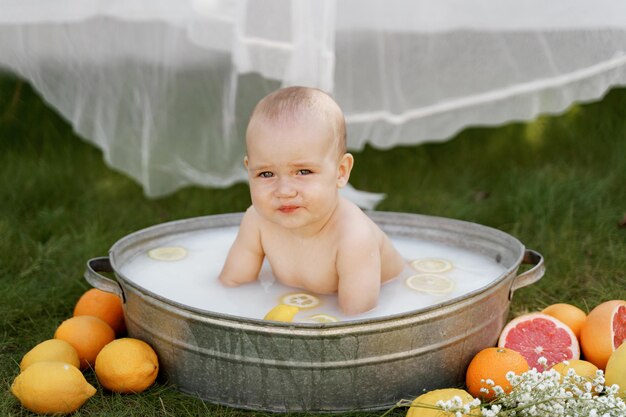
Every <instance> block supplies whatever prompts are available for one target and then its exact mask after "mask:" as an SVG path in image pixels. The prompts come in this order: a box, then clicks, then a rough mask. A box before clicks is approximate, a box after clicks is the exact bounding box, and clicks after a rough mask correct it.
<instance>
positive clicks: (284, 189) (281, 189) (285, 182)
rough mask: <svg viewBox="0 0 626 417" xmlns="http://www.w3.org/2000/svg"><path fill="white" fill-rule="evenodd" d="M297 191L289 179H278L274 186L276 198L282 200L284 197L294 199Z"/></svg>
mask: <svg viewBox="0 0 626 417" xmlns="http://www.w3.org/2000/svg"><path fill="white" fill-rule="evenodd" d="M297 193H298V191H297V190H296V187H295V186H294V184H293V181H291V179H290V178H284V177H283V178H280V179H279V180H278V184H277V186H276V196H278V197H281V198H284V197H294V196H295V195H296V194H297Z"/></svg>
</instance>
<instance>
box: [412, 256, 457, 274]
mask: <svg viewBox="0 0 626 417" xmlns="http://www.w3.org/2000/svg"><path fill="white" fill-rule="evenodd" d="M411 267H412V268H413V269H415V270H416V271H419V272H430V273H437V272H446V271H449V270H451V269H452V262H450V261H446V260H445V259H437V258H422V259H416V260H414V261H412V262H411Z"/></svg>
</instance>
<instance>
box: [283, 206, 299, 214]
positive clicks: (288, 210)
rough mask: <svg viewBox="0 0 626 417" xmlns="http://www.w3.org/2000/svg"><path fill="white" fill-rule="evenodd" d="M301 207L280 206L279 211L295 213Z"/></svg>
mask: <svg viewBox="0 0 626 417" xmlns="http://www.w3.org/2000/svg"><path fill="white" fill-rule="evenodd" d="M299 208H300V206H293V205H285V206H280V207H278V211H280V212H281V213H285V214H289V213H293V212H294V211H296V210H298V209H299Z"/></svg>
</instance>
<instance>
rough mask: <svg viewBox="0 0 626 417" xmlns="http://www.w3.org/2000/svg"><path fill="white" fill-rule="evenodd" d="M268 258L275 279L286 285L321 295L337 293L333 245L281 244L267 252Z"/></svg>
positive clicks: (268, 249) (335, 257)
mask: <svg viewBox="0 0 626 417" xmlns="http://www.w3.org/2000/svg"><path fill="white" fill-rule="evenodd" d="M285 243H286V242H285ZM265 256H266V257H267V260H268V261H269V263H270V265H271V267H272V272H273V273H274V275H275V276H276V278H277V279H278V280H279V281H281V282H282V283H284V284H287V285H291V286H294V287H301V288H305V289H308V290H310V291H315V292H319V293H333V292H336V291H337V281H338V279H337V278H338V276H337V268H336V259H337V254H336V250H335V248H334V247H333V245H328V244H327V245H306V244H295V243H294V242H291V244H280V243H279V244H276V245H272V246H271V247H270V248H266V250H265Z"/></svg>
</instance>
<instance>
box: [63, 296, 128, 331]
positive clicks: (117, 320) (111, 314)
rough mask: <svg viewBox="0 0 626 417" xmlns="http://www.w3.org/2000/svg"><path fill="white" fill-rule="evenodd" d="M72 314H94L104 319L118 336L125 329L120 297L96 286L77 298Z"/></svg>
mask: <svg viewBox="0 0 626 417" xmlns="http://www.w3.org/2000/svg"><path fill="white" fill-rule="evenodd" d="M74 316H96V317H98V318H100V319H102V320H104V321H106V322H107V323H108V324H109V326H111V327H112V328H113V330H114V331H115V333H116V334H117V335H118V336H119V335H121V334H122V333H124V332H125V331H126V324H125V323H124V309H123V308H122V300H121V299H120V297H118V296H117V295H115V294H111V293H110V292H105V291H101V290H99V289H97V288H92V289H90V290H89V291H87V292H85V293H84V294H83V295H82V296H81V297H80V298H79V299H78V302H77V303H76V306H75V307H74Z"/></svg>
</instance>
